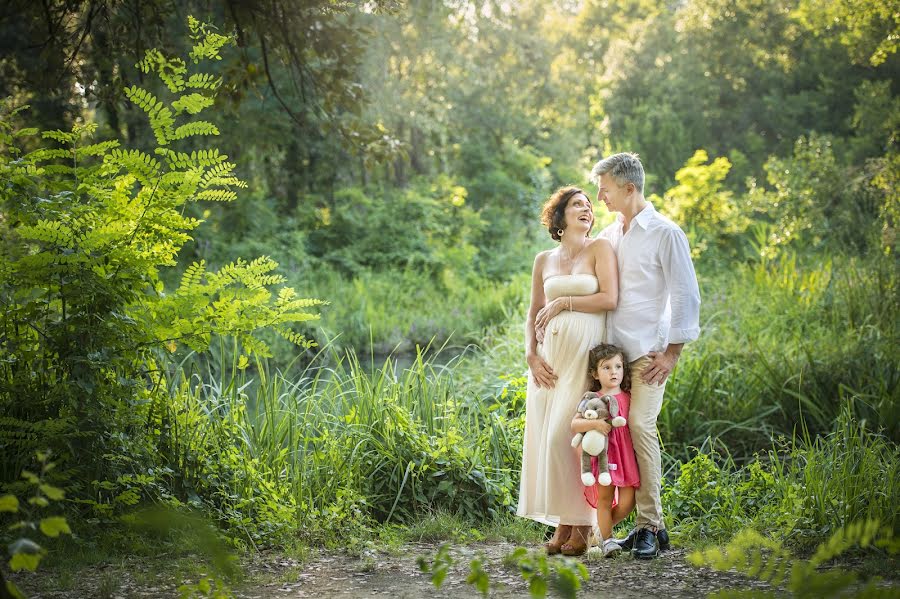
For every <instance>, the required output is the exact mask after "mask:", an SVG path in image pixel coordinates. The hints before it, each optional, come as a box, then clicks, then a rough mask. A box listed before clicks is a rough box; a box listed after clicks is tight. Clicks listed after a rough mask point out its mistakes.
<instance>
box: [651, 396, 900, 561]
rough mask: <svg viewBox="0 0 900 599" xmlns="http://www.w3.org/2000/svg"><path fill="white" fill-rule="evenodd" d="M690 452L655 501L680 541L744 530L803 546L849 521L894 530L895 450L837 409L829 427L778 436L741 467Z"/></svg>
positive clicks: (898, 457)
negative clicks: (812, 434) (789, 437)
mask: <svg viewBox="0 0 900 599" xmlns="http://www.w3.org/2000/svg"><path fill="white" fill-rule="evenodd" d="M717 457H719V456H717V455H715V454H708V453H699V452H698V453H697V455H695V456H694V457H693V458H692V459H691V460H689V461H688V462H686V463H684V464H682V465H681V468H680V474H679V475H678V477H677V478H676V479H675V481H674V483H672V484H671V485H666V489H665V491H664V494H663V505H664V506H665V508H666V510H667V512H668V517H669V518H670V521H671V522H672V523H673V525H674V527H675V528H676V529H677V530H679V532H680V533H681V534H683V535H685V536H686V537H688V538H695V539H709V538H715V539H721V538H723V537H730V536H731V535H733V534H735V533H737V532H738V531H739V530H740V529H742V528H744V527H753V528H755V529H756V530H759V531H762V532H765V533H766V534H770V535H773V536H775V537H777V538H782V539H788V540H790V541H791V542H792V543H793V544H794V545H795V546H798V547H808V546H810V545H812V544H815V543H817V542H819V541H820V540H821V539H824V538H827V537H828V536H829V535H831V534H832V533H834V532H835V531H837V530H839V529H841V528H842V527H845V526H848V525H849V524H851V523H852V522H857V521H864V520H873V521H874V520H877V521H880V522H881V523H882V524H883V525H884V526H885V527H887V528H889V529H891V530H895V529H896V528H897V527H898V526H900V520H898V515H897V513H896V510H894V508H893V506H894V505H895V502H896V501H898V499H900V487H898V485H897V484H896V482H895V478H896V477H897V476H898V475H900V471H898V469H900V451H898V449H897V447H896V445H894V444H892V443H891V442H889V441H887V440H886V439H885V438H884V437H882V436H880V435H877V434H873V433H871V432H868V431H866V430H865V428H863V426H861V423H860V422H858V421H856V420H854V419H853V418H852V417H851V416H850V415H849V413H848V411H846V410H845V411H844V413H842V414H841V416H840V418H839V419H838V421H837V423H836V428H835V431H834V432H833V433H831V434H829V435H827V436H825V437H816V438H814V439H808V438H807V439H803V438H794V440H793V441H792V442H791V443H787V442H785V441H782V443H781V444H780V445H777V446H776V447H775V448H773V449H772V450H770V451H769V452H768V453H767V454H766V455H762V456H760V455H758V456H756V457H755V458H754V460H753V461H752V462H751V463H750V464H749V465H747V466H745V467H743V468H738V467H737V466H736V465H735V464H734V463H733V462H732V461H730V460H721V458H720V459H719V460H718V461H719V462H720V463H717V460H716V458H717Z"/></svg>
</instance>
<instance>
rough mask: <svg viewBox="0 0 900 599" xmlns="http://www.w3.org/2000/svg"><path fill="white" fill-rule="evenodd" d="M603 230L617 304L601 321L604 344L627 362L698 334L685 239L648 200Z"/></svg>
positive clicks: (697, 307)
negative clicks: (612, 258) (613, 263)
mask: <svg viewBox="0 0 900 599" xmlns="http://www.w3.org/2000/svg"><path fill="white" fill-rule="evenodd" d="M624 223H625V217H623V216H622V215H621V214H619V215H617V218H616V221H615V222H614V223H612V224H611V225H609V226H608V227H606V228H605V229H603V230H602V231H601V232H600V234H599V237H600V238H602V239H606V240H608V241H609V242H610V243H611V244H612V247H613V250H614V251H615V253H616V258H617V259H618V263H619V304H618V306H617V307H616V309H615V310H614V311H612V312H610V313H609V315H608V316H607V320H606V333H607V334H606V337H607V341H608V342H609V343H613V344H615V345H618V346H619V347H621V348H622V349H624V350H625V353H626V355H627V356H628V360H629V361H634V360H637V359H638V358H641V357H643V356H645V355H647V353H648V352H650V351H664V350H665V349H666V346H668V345H669V344H670V343H687V342H688V341H694V340H695V339H697V337H699V336H700V289H699V287H698V286H697V275H696V274H695V273H694V265H693V263H692V262H691V250H690V247H689V246H688V240H687V236H686V235H685V234H684V231H682V230H681V228H680V227H679V226H678V225H676V224H675V223H673V222H672V221H671V220H669V219H668V218H666V217H664V216H663V215H661V214H660V213H658V212H657V211H656V209H655V208H653V205H652V204H650V203H649V202H648V203H647V207H646V208H644V209H643V210H641V211H640V212H639V213H638V214H637V215H636V216H635V217H634V218H633V219H632V220H631V226H630V227H629V229H628V232H627V233H625V234H623V233H622V229H623V225H624Z"/></svg>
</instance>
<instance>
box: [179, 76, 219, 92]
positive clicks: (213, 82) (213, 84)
mask: <svg viewBox="0 0 900 599" xmlns="http://www.w3.org/2000/svg"><path fill="white" fill-rule="evenodd" d="M221 85H222V78H221V77H216V76H215V75H210V74H209V73H197V74H194V75H191V76H190V77H188V80H187V86H188V87H190V88H193V89H210V90H216V89H219V87H220V86H221Z"/></svg>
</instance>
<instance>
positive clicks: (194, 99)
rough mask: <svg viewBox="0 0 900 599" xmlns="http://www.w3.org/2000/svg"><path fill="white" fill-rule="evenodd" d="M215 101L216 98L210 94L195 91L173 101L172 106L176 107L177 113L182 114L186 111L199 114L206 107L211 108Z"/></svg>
mask: <svg viewBox="0 0 900 599" xmlns="http://www.w3.org/2000/svg"><path fill="white" fill-rule="evenodd" d="M214 103H215V99H213V98H210V97H209V96H204V95H203V94H198V93H193V94H186V95H184V96H181V97H180V98H179V99H177V100H175V101H174V102H172V108H174V109H175V114H181V113H182V112H185V111H186V112H188V113H189V114H197V113H199V112H200V111H202V110H204V109H205V108H209V107H210V106H212V105H213V104H214Z"/></svg>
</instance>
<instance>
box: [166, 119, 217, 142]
mask: <svg viewBox="0 0 900 599" xmlns="http://www.w3.org/2000/svg"><path fill="white" fill-rule="evenodd" d="M218 134H219V128H218V127H216V126H215V125H213V124H212V123H209V122H207V121H197V122H194V123H187V124H184V125H182V126H180V127H178V128H177V129H175V132H174V134H173V139H184V138H186V137H193V136H195V135H218Z"/></svg>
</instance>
